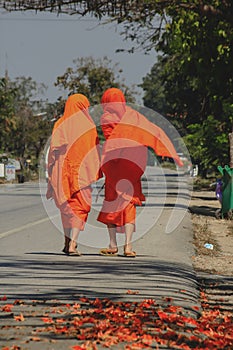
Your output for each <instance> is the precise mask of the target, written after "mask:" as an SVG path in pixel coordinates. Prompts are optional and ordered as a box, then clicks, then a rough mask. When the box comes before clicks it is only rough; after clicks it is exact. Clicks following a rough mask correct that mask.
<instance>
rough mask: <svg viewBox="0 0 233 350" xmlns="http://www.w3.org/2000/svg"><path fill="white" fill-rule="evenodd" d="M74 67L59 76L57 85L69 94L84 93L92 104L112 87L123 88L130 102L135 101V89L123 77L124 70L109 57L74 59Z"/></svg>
mask: <svg viewBox="0 0 233 350" xmlns="http://www.w3.org/2000/svg"><path fill="white" fill-rule="evenodd" d="M73 63H74V67H73V68H70V67H69V68H67V69H66V72H65V73H64V74H63V75H61V76H59V77H57V81H56V83H55V86H58V87H60V88H62V89H65V90H67V92H68V95H69V94H74V93H82V94H84V95H85V96H87V98H88V99H89V101H90V104H91V105H96V104H99V103H100V100H101V97H102V94H103V92H104V91H105V90H106V89H108V88H110V87H117V88H120V89H122V90H123V92H124V93H125V95H126V98H127V101H128V102H134V101H135V99H134V97H133V95H134V91H133V89H129V88H128V87H127V86H126V85H125V84H124V79H123V78H121V73H122V70H121V69H119V68H118V65H117V64H116V65H114V66H113V65H112V63H111V60H109V59H108V58H107V57H104V58H103V59H94V58H93V57H82V58H78V59H75V60H74V61H73Z"/></svg>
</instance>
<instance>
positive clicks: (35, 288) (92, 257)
mask: <svg viewBox="0 0 233 350" xmlns="http://www.w3.org/2000/svg"><path fill="white" fill-rule="evenodd" d="M97 187H98V188H97ZM97 187H96V188H94V190H93V209H92V211H91V215H90V217H89V219H88V224H87V226H86V229H85V232H83V233H82V235H81V237H80V241H81V245H80V250H81V251H82V252H83V255H82V256H81V257H67V256H65V255H64V254H62V253H61V249H62V247H63V237H62V234H61V233H60V231H59V225H60V221H59V220H60V219H59V215H58V213H57V212H56V209H55V207H53V205H52V203H48V202H47V201H45V200H44V197H43V196H44V192H45V188H46V184H41V186H40V188H39V185H38V184H37V183H24V184H16V185H7V186H6V185H4V186H3V185H2V186H0V196H1V208H0V225H1V226H0V256H1V257H0V265H1V280H0V290H1V292H0V294H1V295H6V296H7V297H8V301H13V300H15V299H22V300H28V301H30V300H55V299H57V300H62V301H72V300H73V301H74V300H76V298H78V297H80V296H86V297H88V298H96V297H99V298H102V297H107V298H111V299H112V300H121V301H125V300H129V299H130V300H135V301H140V300H144V299H150V298H153V299H156V301H157V302H158V303H162V302H163V301H164V298H165V297H168V298H172V300H173V303H174V304H177V305H181V306H183V307H184V308H185V309H187V311H190V310H191V311H192V312H193V309H192V307H193V306H195V305H199V302H198V286H197V281H196V276H195V273H194V271H193V268H192V255H193V254H194V251H193V247H192V226H191V217H190V214H189V212H188V211H187V206H188V204H189V199H190V197H189V189H188V187H189V185H188V184H187V178H186V177H184V176H177V174H175V173H173V172H171V171H168V170H167V171H166V172H165V173H163V172H162V170H161V169H159V168H157V167H148V169H147V171H146V174H145V177H144V179H143V187H144V192H146V193H147V196H148V199H147V201H146V204H145V206H143V207H141V208H138V221H137V233H136V235H135V242H134V249H135V250H136V251H137V257H136V258H135V259H129V258H125V257H124V256H123V255H122V246H121V247H120V255H119V257H102V256H99V255H98V251H99V247H101V246H103V245H104V244H105V243H107V233H106V229H105V227H104V226H102V225H101V224H99V223H97V222H96V216H97V214H98V210H99V208H100V206H101V202H102V199H103V194H102V193H100V195H99V196H98V199H97V201H96V200H95V199H96V198H95V197H96V194H97V192H98V190H99V188H100V187H101V182H100V183H98V186H97ZM40 191H41V193H40ZM43 203H44V204H45V206H44V205H43ZM48 214H49V215H50V216H51V217H52V222H51V220H50V219H49V217H48ZM119 242H120V244H123V237H122V236H119ZM128 290H131V291H133V292H135V293H133V294H130V295H129V294H128V293H127V291H128ZM1 295H0V296H1ZM0 344H1V342H0Z"/></svg>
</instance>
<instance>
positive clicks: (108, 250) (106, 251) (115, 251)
mask: <svg viewBox="0 0 233 350" xmlns="http://www.w3.org/2000/svg"><path fill="white" fill-rule="evenodd" d="M99 253H100V255H104V256H117V255H118V249H117V248H103V249H101V250H100V252H99Z"/></svg>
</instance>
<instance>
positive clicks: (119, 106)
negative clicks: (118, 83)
mask: <svg viewBox="0 0 233 350" xmlns="http://www.w3.org/2000/svg"><path fill="white" fill-rule="evenodd" d="M101 104H102V107H103V110H104V113H111V114H112V113H114V114H115V115H116V116H117V119H118V121H119V120H121V118H122V116H123V115H124V113H125V111H126V108H125V105H126V101H125V96H124V94H123V92H122V91H121V90H120V89H117V88H110V89H107V90H106V91H105V92H104V94H103V96H102V99H101Z"/></svg>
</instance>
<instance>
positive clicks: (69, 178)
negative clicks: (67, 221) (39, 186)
mask: <svg viewBox="0 0 233 350" xmlns="http://www.w3.org/2000/svg"><path fill="white" fill-rule="evenodd" d="M89 105H90V104H89V101H88V99H87V98H86V97H85V96H84V95H82V94H74V95H71V96H69V97H68V99H67V102H66V105H65V110H64V114H63V116H62V117H61V118H60V119H59V120H58V121H57V122H56V123H55V125H54V129H53V133H52V139H51V143H50V154H49V161H48V168H49V175H50V179H49V181H50V183H51V186H52V188H53V190H54V192H55V196H56V200H57V203H59V205H60V204H62V203H64V202H65V201H66V200H68V199H70V198H71V197H72V195H73V194H74V193H76V192H78V191H79V190H80V189H82V188H84V187H87V186H89V185H90V184H91V183H92V182H94V181H96V180H97V179H98V178H99V176H100V175H101V174H100V172H99V168H100V155H99V139H98V135H97V131H96V127H95V124H94V122H93V120H92V118H91V116H90V115H89V112H88V107H89ZM49 195H50V194H48V196H47V198H49Z"/></svg>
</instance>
